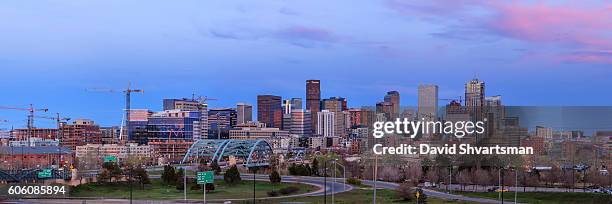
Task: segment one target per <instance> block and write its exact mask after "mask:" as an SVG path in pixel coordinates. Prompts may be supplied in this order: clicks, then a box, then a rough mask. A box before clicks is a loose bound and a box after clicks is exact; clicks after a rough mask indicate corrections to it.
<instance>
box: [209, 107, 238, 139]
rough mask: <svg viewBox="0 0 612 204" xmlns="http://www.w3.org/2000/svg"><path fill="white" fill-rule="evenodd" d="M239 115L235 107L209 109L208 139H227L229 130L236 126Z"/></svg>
mask: <svg viewBox="0 0 612 204" xmlns="http://www.w3.org/2000/svg"><path fill="white" fill-rule="evenodd" d="M237 115H238V114H237V113H236V110H235V109H233V108H211V109H210V110H208V139H227V138H228V137H229V130H230V129H231V128H233V127H236V124H237V117H238V116H237Z"/></svg>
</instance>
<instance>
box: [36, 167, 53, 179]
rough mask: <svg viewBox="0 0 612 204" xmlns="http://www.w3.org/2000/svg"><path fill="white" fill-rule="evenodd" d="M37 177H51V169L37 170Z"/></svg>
mask: <svg viewBox="0 0 612 204" xmlns="http://www.w3.org/2000/svg"><path fill="white" fill-rule="evenodd" d="M38 178H51V169H43V170H42V171H40V172H38Z"/></svg>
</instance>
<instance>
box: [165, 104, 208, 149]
mask: <svg viewBox="0 0 612 204" xmlns="http://www.w3.org/2000/svg"><path fill="white" fill-rule="evenodd" d="M163 105H164V111H166V110H175V109H177V110H181V111H198V112H200V114H199V116H200V118H199V120H196V121H193V136H192V138H193V139H194V140H197V139H205V138H206V137H207V136H208V104H206V103H200V102H199V101H197V100H195V99H188V98H182V99H164V104H163Z"/></svg>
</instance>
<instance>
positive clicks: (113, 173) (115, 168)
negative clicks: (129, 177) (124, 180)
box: [102, 162, 123, 182]
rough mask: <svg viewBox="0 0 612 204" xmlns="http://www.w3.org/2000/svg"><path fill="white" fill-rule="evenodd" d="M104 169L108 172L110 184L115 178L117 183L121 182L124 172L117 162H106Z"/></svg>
mask: <svg viewBox="0 0 612 204" xmlns="http://www.w3.org/2000/svg"><path fill="white" fill-rule="evenodd" d="M102 168H103V169H105V170H107V173H108V176H107V178H108V182H112V179H113V178H115V181H117V180H120V179H121V176H122V175H123V170H121V167H119V165H118V164H117V163H115V162H105V163H104V164H103V165H102Z"/></svg>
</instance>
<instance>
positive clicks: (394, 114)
mask: <svg viewBox="0 0 612 204" xmlns="http://www.w3.org/2000/svg"><path fill="white" fill-rule="evenodd" d="M385 102H388V103H391V105H392V106H393V107H392V109H391V114H390V116H391V118H390V119H392V120H395V118H398V117H399V114H400V94H399V92H397V91H389V92H387V95H385Z"/></svg>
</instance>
